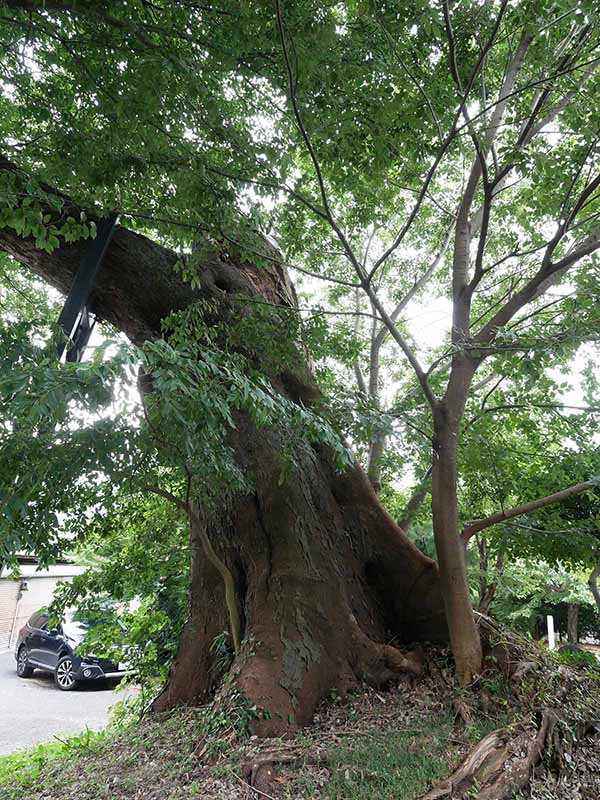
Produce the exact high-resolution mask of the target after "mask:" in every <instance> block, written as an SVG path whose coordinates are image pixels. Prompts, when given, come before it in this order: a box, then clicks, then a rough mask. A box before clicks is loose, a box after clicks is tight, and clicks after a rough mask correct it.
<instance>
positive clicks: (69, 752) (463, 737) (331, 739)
mask: <svg viewBox="0 0 600 800" xmlns="http://www.w3.org/2000/svg"><path fill="white" fill-rule="evenodd" d="M530 653H533V654H534V655H535V653H534V651H531V650H530ZM540 661H541V662H543V663H540V665H539V670H533V671H532V673H531V675H528V676H527V678H526V679H525V681H524V682H523V683H522V684H521V686H520V689H521V692H520V694H519V698H518V699H517V697H516V696H515V694H514V693H512V692H511V689H510V686H509V683H508V681H507V680H506V679H505V678H503V677H502V675H501V674H500V673H499V672H498V671H493V670H491V671H490V672H489V674H488V675H487V676H486V677H485V678H484V679H483V680H482V681H481V684H480V688H479V692H478V693H477V694H469V693H468V692H464V691H462V690H458V689H457V687H456V686H455V685H450V686H449V685H447V684H446V683H441V682H440V680H439V679H436V678H433V677H432V676H426V677H424V678H422V679H421V680H420V681H419V682H418V683H417V684H415V685H414V686H402V685H400V686H398V687H396V688H393V689H391V690H390V691H389V692H375V691H373V690H371V689H366V688H365V689H364V690H362V691H361V692H358V693H357V694H356V695H353V696H351V697H349V698H347V699H346V700H343V701H342V700H341V699H340V698H339V697H333V696H332V698H331V699H330V702H329V703H328V704H326V705H324V706H323V707H322V708H321V709H319V711H318V713H317V715H316V718H315V723H314V725H313V726H310V727H308V728H306V729H303V730H302V731H300V732H299V733H298V734H297V735H296V736H295V737H292V738H288V739H282V740H277V739H275V740H273V739H271V740H260V739H257V738H256V737H254V736H253V735H252V722H253V720H254V719H257V718H260V716H261V714H260V709H256V707H254V706H248V704H247V703H245V702H243V701H242V700H241V699H240V697H239V696H238V695H236V694H235V692H229V693H228V694H227V695H225V696H223V695H222V696H221V697H220V698H219V699H218V701H215V702H214V703H213V704H211V705H209V706H206V707H204V708H199V709H198V708H196V709H179V710H177V711H174V712H171V713H168V714H149V715H146V716H145V717H143V718H142V719H141V720H140V719H139V716H134V715H133V713H130V714H126V713H123V710H122V709H121V711H120V713H119V714H118V715H117V716H116V718H115V719H114V721H113V723H112V724H111V725H110V726H109V727H108V728H107V729H106V730H105V731H102V732H98V733H96V732H91V731H88V732H85V733H84V734H81V735H79V736H72V737H68V738H67V737H65V738H61V740H60V741H56V740H54V741H53V742H51V743H48V744H44V745H38V746H37V747H35V748H33V749H31V750H28V751H26V752H24V753H18V754H14V755H10V756H4V757H0V800H140V798H142V797H143V798H144V800H192V799H193V800H197V798H199V797H202V798H203V800H217V799H218V800H230V799H233V798H242V797H248V796H249V794H248V792H249V788H248V786H247V784H246V783H245V780H246V778H248V777H249V775H248V765H249V764H250V765H252V764H253V763H254V762H255V761H256V760H257V759H263V758H264V756H265V754H267V753H268V754H269V758H271V754H272V753H273V752H276V753H278V754H280V755H281V754H282V755H283V756H286V757H284V758H281V759H280V761H277V759H274V762H275V766H274V772H275V774H276V776H277V777H276V782H275V783H273V784H272V785H271V787H270V788H269V790H268V792H267V795H268V796H273V797H276V798H281V800H292V798H294V800H300V799H301V798H306V800H308V799H309V798H310V800H313V799H314V798H318V799H319V800H363V799H364V800H366V799H367V798H369V800H389V798H402V800H415V799H416V798H418V797H420V796H421V795H422V794H423V793H424V792H425V791H427V789H428V788H429V787H430V786H432V785H434V784H436V783H437V782H438V781H440V780H443V779H444V778H445V777H446V776H448V775H449V774H450V773H451V772H452V770H454V769H455V768H456V766H457V765H458V764H459V763H460V761H461V760H462V759H463V758H464V756H465V755H466V754H467V752H468V751H469V750H470V749H471V747H472V746H473V744H474V743H476V742H477V741H479V740H480V739H482V738H483V737H484V736H485V735H486V734H487V733H489V732H490V731H491V730H494V729H495V728H498V727H503V726H505V725H509V726H510V725H511V724H512V723H513V722H516V721H517V720H519V719H521V718H522V717H523V715H524V714H525V715H527V714H531V713H532V710H533V709H534V708H540V707H543V706H544V705H545V704H546V703H547V702H548V701H549V700H551V698H552V697H553V696H556V692H557V691H558V690H560V687H561V685H563V682H564V681H565V680H568V681H569V684H568V685H569V705H570V714H569V717H570V719H571V720H572V721H573V723H574V724H577V721H578V718H579V717H580V718H581V719H583V718H584V716H585V714H586V713H588V712H589V704H590V695H594V694H595V690H596V687H597V672H596V671H595V670H589V668H587V667H583V668H582V667H579V670H581V671H580V672H579V670H578V673H579V675H580V676H581V679H582V681H583V682H581V683H577V682H575V683H574V682H573V678H572V677H571V678H566V677H565V673H564V669H565V667H564V666H562V667H561V664H560V660H559V659H557V658H548V656H540ZM444 663H445V662H444V661H443V660H440V661H439V662H438V668H441V669H443V668H444ZM569 674H570V675H571V676H572V675H573V673H569ZM571 684H572V685H571ZM525 689H527V691H525V692H523V690H525ZM483 695H485V696H486V697H487V701H486V704H485V709H484V708H483V707H482V705H481V699H482V696H483ZM526 698H531V702H530V701H529V700H527V699H526ZM457 700H461V701H463V702H464V703H466V704H467V705H468V706H469V707H470V709H471V712H472V723H471V724H469V725H468V726H467V727H466V728H465V726H464V725H463V724H462V723H461V722H460V720H458V721H457V718H456V710H455V704H456V702H457ZM138 711H139V708H138Z"/></svg>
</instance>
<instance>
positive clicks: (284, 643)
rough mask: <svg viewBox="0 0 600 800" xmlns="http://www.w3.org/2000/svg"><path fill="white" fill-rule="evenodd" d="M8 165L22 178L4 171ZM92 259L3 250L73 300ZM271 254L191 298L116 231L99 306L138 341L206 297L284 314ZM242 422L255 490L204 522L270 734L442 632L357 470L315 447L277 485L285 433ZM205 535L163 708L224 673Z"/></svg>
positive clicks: (433, 599) (165, 266)
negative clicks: (404, 647) (229, 587)
mask: <svg viewBox="0 0 600 800" xmlns="http://www.w3.org/2000/svg"><path fill="white" fill-rule="evenodd" d="M2 167H3V168H5V169H12V168H13V167H12V165H10V164H9V163H8V162H6V161H4V162H3V163H1V164H0V168H2ZM68 202H70V201H68ZM70 213H73V214H74V215H78V209H76V208H74V207H72V208H71V210H70ZM88 218H93V215H91V214H88ZM265 247H267V245H265ZM84 248H85V243H81V242H78V243H75V244H71V245H67V246H63V247H61V248H60V249H58V250H57V251H55V252H54V253H52V254H51V255H48V254H46V253H43V252H40V251H38V250H37V249H36V248H35V246H34V243H33V242H32V241H31V240H28V239H22V238H20V237H19V236H17V235H16V234H15V233H14V232H13V231H11V230H7V229H4V230H1V231H0V249H3V250H5V251H6V252H9V253H10V254H11V255H12V256H13V257H14V258H16V259H17V260H18V261H19V262H21V263H22V264H24V265H25V266H26V267H27V268H28V269H30V270H31V271H33V272H34V273H36V274H37V275H39V276H40V277H42V278H43V279H44V280H46V281H47V282H48V283H50V284H51V285H52V286H54V287H56V288H57V289H59V290H60V291H62V292H66V291H68V289H69V287H70V285H71V282H72V280H73V277H74V275H75V272H76V270H77V267H78V263H79V259H80V256H81V253H82V251H83V249H84ZM269 253H270V255H271V257H272V260H271V261H270V266H269V267H267V268H258V267H256V266H254V265H253V264H250V263H247V262H244V263H236V262H235V261H234V260H232V259H231V258H230V257H229V255H228V254H227V253H226V252H214V253H213V255H212V256H210V257H209V258H207V259H206V263H205V264H204V266H203V268H202V269H201V270H200V271H199V277H200V287H199V289H198V290H197V291H195V292H193V291H191V290H190V289H189V287H188V286H186V284H185V283H183V281H182V280H181V279H180V278H179V277H178V275H177V274H176V273H175V271H174V269H173V267H174V264H175V261H176V256H175V254H174V253H172V252H171V251H169V250H167V249H165V248H163V247H161V246H159V245H157V244H155V243H153V242H151V241H150V240H148V239H147V238H145V237H144V236H140V235H138V234H136V233H133V232H131V231H128V230H126V229H124V228H122V227H119V228H118V229H117V230H116V233H115V235H114V239H113V241H112V243H111V245H110V247H109V250H108V254H107V257H106V260H105V263H104V264H103V266H102V269H101V270H100V273H99V276H98V280H97V284H96V287H95V289H94V291H93V293H92V296H91V306H92V310H93V311H94V312H95V313H96V314H98V315H99V316H100V317H101V318H102V319H104V320H107V321H108V322H110V323H112V324H113V325H115V326H117V327H118V328H120V329H121V330H122V331H124V332H125V333H126V334H127V335H128V336H129V337H130V338H131V339H132V340H133V341H134V342H136V343H141V342H143V341H144V339H146V338H149V337H157V336H159V335H160V323H161V320H162V319H163V318H164V317H165V316H167V315H168V314H169V313H170V312H172V311H176V310H178V309H181V308H183V307H185V306H186V305H188V304H190V303H192V302H194V301H195V300H198V299H200V298H209V299H211V300H213V301H215V305H216V306H217V308H218V310H217V312H216V314H217V317H218V319H217V320H215V321H220V322H222V321H223V320H228V319H230V318H231V316H232V315H235V313H237V310H238V309H239V307H240V303H239V300H240V299H243V300H247V299H250V300H255V301H258V302H260V303H264V302H265V301H266V302H268V303H271V304H276V305H280V306H284V307H286V308H287V309H288V310H289V309H290V308H293V307H294V304H295V295H294V290H293V287H292V285H291V283H290V282H289V279H288V276H287V274H286V272H285V270H284V269H283V268H282V267H281V266H280V265H279V264H278V263H277V261H276V254H275V253H274V252H273V251H272V250H271V251H269ZM212 313H214V312H212ZM298 362H299V363H298V364H296V365H294V367H293V368H290V369H289V370H287V371H284V372H282V373H281V374H278V375H272V376H271V379H272V382H273V384H274V386H275V387H276V389H277V390H278V391H280V392H281V393H283V394H285V395H286V396H287V397H288V398H290V399H292V400H294V401H297V402H298V401H301V402H302V403H304V404H305V405H309V404H310V403H311V402H313V401H314V399H315V397H317V396H318V389H317V387H316V385H315V384H314V382H313V379H312V377H311V375H310V370H309V368H308V366H307V364H306V362H303V360H302V358H301V357H300V358H299V359H298ZM236 423H237V426H236V429H235V430H234V431H232V432H231V445H232V447H233V450H234V452H235V455H236V458H237V460H238V462H239V464H240V466H241V467H242V468H243V469H244V471H245V472H246V473H247V474H251V475H253V478H254V491H253V492H252V493H250V494H248V495H246V496H243V497H239V498H238V499H237V500H236V501H235V502H230V503H228V504H227V507H226V508H224V509H223V510H222V511H221V513H220V516H219V517H218V518H213V519H212V520H210V521H209V524H208V528H207V535H208V536H209V538H210V542H211V543H212V546H213V547H214V549H215V551H216V553H217V555H218V557H219V559H221V561H222V562H223V563H224V564H225V565H226V566H227V568H228V570H229V571H230V573H231V574H232V575H233V576H234V580H235V584H236V595H237V600H238V604H239V608H238V615H239V618H240V621H241V628H242V631H241V632H242V637H243V641H242V646H241V653H240V656H239V658H237V659H236V661H235V663H234V667H233V670H232V675H233V679H234V680H236V681H237V684H238V686H239V687H240V688H241V689H242V690H243V692H244V694H245V695H246V697H247V698H248V699H249V700H250V701H251V702H252V703H253V704H255V705H256V706H257V707H258V708H260V709H265V711H266V712H267V714H266V715H265V716H268V719H264V720H263V723H262V729H263V731H264V732H276V731H281V730H283V729H285V728H286V727H289V726H290V725H292V726H293V725H297V724H303V723H305V722H308V720H309V719H310V718H311V716H312V713H313V711H314V709H315V707H316V705H317V704H318V702H319V701H320V700H321V699H322V698H323V697H325V696H326V695H327V693H328V692H329V691H330V690H331V689H333V688H335V689H338V690H339V691H341V692H343V691H345V690H346V689H347V688H348V687H350V686H352V685H353V684H354V683H356V682H357V681H358V680H367V681H369V682H371V683H374V684H381V683H384V682H385V681H387V680H389V679H390V678H391V677H392V676H393V675H394V674H396V673H397V672H398V671H400V670H408V671H411V672H418V669H419V667H418V659H415V658H411V657H409V658H405V657H403V656H402V655H401V653H400V651H399V650H398V649H396V648H395V647H391V646H390V645H389V644H388V643H389V642H391V641H392V640H393V641H394V643H396V644H399V643H408V642H411V641H415V640H436V641H439V640H445V639H446V638H447V629H446V624H445V619H444V612H443V604H442V601H441V596H440V584H439V580H438V574H437V568H436V565H435V563H434V562H433V561H431V560H430V559H429V558H427V557H425V556H424V555H423V554H422V553H420V552H419V551H418V550H417V548H416V547H415V546H414V545H413V544H412V543H411V542H410V540H408V539H407V538H406V537H405V536H404V534H403V533H402V531H401V530H400V529H399V528H398V526H397V525H396V524H395V523H394V522H393V520H392V519H391V518H390V517H389V516H388V515H387V513H386V512H385V510H384V509H383V507H382V506H381V505H380V503H379V501H378V499H377V497H376V495H375V493H374V491H373V489H372V487H371V486H370V483H369V481H368V479H367V477H366V476H365V475H364V473H363V472H362V471H361V470H360V468H359V467H357V466H355V467H352V468H350V469H348V470H346V472H345V473H344V474H339V473H338V472H336V470H335V468H334V466H333V463H332V458H331V455H330V453H329V452H327V451H325V450H324V449H323V448H318V447H312V446H309V445H304V446H302V447H300V448H299V449H298V452H297V453H296V454H295V458H296V462H297V468H296V469H295V470H294V471H293V474H291V475H290V476H289V477H288V478H287V479H286V480H285V481H284V482H283V483H282V481H281V474H282V470H281V462H280V459H279V453H280V452H281V450H282V441H281V436H280V432H278V431H276V430H270V431H264V430H260V431H258V430H256V429H255V428H254V427H253V426H252V425H251V424H250V422H249V421H248V419H246V418H244V417H243V416H241V417H240V419H239V421H236ZM196 534H197V532H195V531H194V529H193V526H192V540H191V545H192V560H191V591H190V612H189V620H188V622H187V624H186V625H185V628H184V631H183V634H182V638H181V643H180V647H179V652H178V656H177V659H176V662H175V664H174V666H173V668H172V671H171V675H170V677H169V681H168V683H167V686H166V687H165V689H164V691H163V693H162V694H161V695H160V696H159V698H158V699H157V701H156V703H155V708H157V709H168V708H171V707H173V706H174V705H177V704H194V703H199V702H203V701H205V700H206V699H207V698H208V697H209V696H210V694H211V692H212V691H213V690H214V688H215V685H216V682H217V681H218V678H219V676H218V674H217V671H216V668H217V664H216V658H215V656H214V655H213V653H212V652H211V644H212V642H213V641H214V639H215V637H216V636H217V635H219V634H221V633H222V632H223V631H226V630H228V615H227V611H226V605H225V597H224V586H223V581H222V578H221V575H220V574H219V572H218V571H217V570H216V569H215V567H214V566H213V564H211V563H210V561H208V560H207V559H206V558H205V556H204V555H203V553H204V550H203V549H202V543H201V542H200V541H198V540H197V535H196Z"/></svg>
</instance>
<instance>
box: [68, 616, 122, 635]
mask: <svg viewBox="0 0 600 800" xmlns="http://www.w3.org/2000/svg"><path fill="white" fill-rule="evenodd" d="M108 621H109V620H108V618H107V616H104V617H102V616H100V615H98V616H96V615H90V614H84V613H83V612H81V611H78V610H73V609H71V610H68V611H67V613H66V614H65V620H64V622H63V624H62V629H63V633H64V635H65V636H67V638H69V639H73V640H74V641H76V642H81V641H83V640H84V639H85V637H86V636H87V634H88V632H89V631H90V630H91V629H92V628H93V627H95V626H96V625H102V624H103V623H106V622H108ZM118 625H119V627H122V625H121V623H120V622H119V623H118Z"/></svg>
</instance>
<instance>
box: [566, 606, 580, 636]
mask: <svg viewBox="0 0 600 800" xmlns="http://www.w3.org/2000/svg"><path fill="white" fill-rule="evenodd" d="M578 627H579V603H569V605H568V606H567V641H568V642H569V643H570V644H577V642H578V641H579V631H578Z"/></svg>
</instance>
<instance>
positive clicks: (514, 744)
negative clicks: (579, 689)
mask: <svg viewBox="0 0 600 800" xmlns="http://www.w3.org/2000/svg"><path fill="white" fill-rule="evenodd" d="M558 720H559V717H558V714H557V713H556V712H555V711H554V710H553V709H546V710H545V711H544V712H543V713H542V719H541V723H540V725H539V728H538V729H534V730H533V731H532V730H531V726H530V725H526V724H521V725H518V726H516V730H515V728H510V729H507V728H505V729H500V730H496V731H492V733H489V734H488V735H487V736H486V737H485V738H484V739H482V740H481V741H480V742H479V744H478V745H477V746H476V747H475V748H474V749H473V750H472V751H471V752H470V753H469V755H468V756H467V757H466V758H465V760H464V761H463V762H462V764H461V765H460V766H459V768H458V769H457V770H456V771H455V772H454V773H453V774H452V775H451V776H450V778H448V779H447V780H445V781H442V782H441V783H440V784H438V785H437V786H436V787H435V788H434V789H432V790H431V791H430V792H428V793H427V794H425V795H423V797H422V800H436V799H437V798H441V797H445V798H448V800H450V798H452V800H455V799H456V800H459V798H467V797H473V791H474V790H476V791H477V798H478V800H505V799H506V800H507V799H508V798H510V797H512V796H513V794H514V793H515V792H516V791H518V790H519V789H522V788H523V787H524V786H526V785H527V783H528V782H529V779H530V776H531V772H532V769H533V768H534V767H535V765H536V764H537V763H538V762H539V761H540V759H541V757H542V754H543V753H544V750H545V749H546V747H547V746H548V745H549V744H551V742H552V734H553V732H554V729H555V726H556V724H557V722H558Z"/></svg>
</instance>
